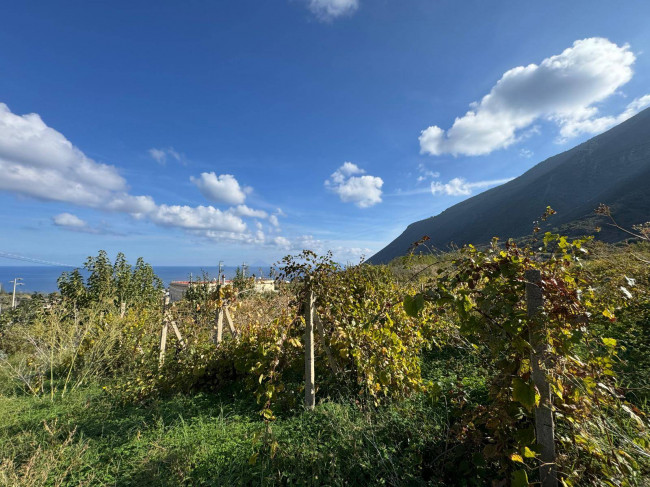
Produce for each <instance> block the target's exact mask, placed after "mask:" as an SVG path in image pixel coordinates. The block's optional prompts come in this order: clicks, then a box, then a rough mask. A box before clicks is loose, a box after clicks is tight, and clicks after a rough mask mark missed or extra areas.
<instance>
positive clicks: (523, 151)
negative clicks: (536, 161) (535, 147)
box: [519, 149, 533, 159]
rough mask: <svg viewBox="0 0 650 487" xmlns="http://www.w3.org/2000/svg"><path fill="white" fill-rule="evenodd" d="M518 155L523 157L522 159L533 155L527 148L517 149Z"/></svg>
mask: <svg viewBox="0 0 650 487" xmlns="http://www.w3.org/2000/svg"><path fill="white" fill-rule="evenodd" d="M519 157H523V158H524V159H530V158H531V157H533V151H531V150H529V149H521V150H520V151H519Z"/></svg>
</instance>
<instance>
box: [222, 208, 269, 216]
mask: <svg viewBox="0 0 650 487" xmlns="http://www.w3.org/2000/svg"><path fill="white" fill-rule="evenodd" d="M229 211H230V213H232V214H233V215H237V216H243V217H247V218H267V217H268V216H269V214H268V213H267V212H265V211H264V210H255V209H253V208H250V207H248V206H246V205H238V206H236V207H234V208H231V209H230V210H229Z"/></svg>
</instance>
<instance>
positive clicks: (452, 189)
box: [431, 178, 512, 196]
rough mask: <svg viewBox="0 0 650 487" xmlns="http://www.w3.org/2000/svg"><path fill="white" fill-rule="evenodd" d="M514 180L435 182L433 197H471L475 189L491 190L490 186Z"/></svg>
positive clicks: (461, 179)
mask: <svg viewBox="0 0 650 487" xmlns="http://www.w3.org/2000/svg"><path fill="white" fill-rule="evenodd" d="M511 180H512V178H508V179H495V180H492V181H477V182H475V183H468V182H467V181H466V180H465V179H463V178H454V179H452V180H451V181H449V182H448V183H445V184H443V183H441V182H439V181H434V182H432V183H431V193H432V194H433V195H437V194H444V195H448V196H469V195H470V194H472V192H473V191H474V190H475V189H483V188H489V187H490V186H498V185H499V184H503V183H507V182H508V181H511Z"/></svg>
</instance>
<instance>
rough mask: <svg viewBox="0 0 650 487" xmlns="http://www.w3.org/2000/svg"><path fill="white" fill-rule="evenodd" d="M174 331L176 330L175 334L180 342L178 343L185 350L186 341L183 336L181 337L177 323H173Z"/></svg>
mask: <svg viewBox="0 0 650 487" xmlns="http://www.w3.org/2000/svg"><path fill="white" fill-rule="evenodd" d="M172 329H173V330H174V334H175V335H176V339H177V340H178V343H180V344H181V348H185V340H183V336H182V335H181V332H180V330H179V329H178V326H176V322H175V321H172Z"/></svg>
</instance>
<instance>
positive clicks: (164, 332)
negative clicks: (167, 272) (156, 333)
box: [158, 296, 169, 367]
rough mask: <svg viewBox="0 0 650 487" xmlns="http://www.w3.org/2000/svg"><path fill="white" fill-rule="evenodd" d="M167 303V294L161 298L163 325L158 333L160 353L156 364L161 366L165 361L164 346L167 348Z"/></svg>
mask: <svg viewBox="0 0 650 487" xmlns="http://www.w3.org/2000/svg"><path fill="white" fill-rule="evenodd" d="M168 304H169V296H165V297H164V298H163V309H162V315H163V327H162V332H161V334H160V355H159V357H158V366H159V367H162V366H163V364H164V363H165V348H167V330H168V329H169V324H168V323H167V305H168Z"/></svg>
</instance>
